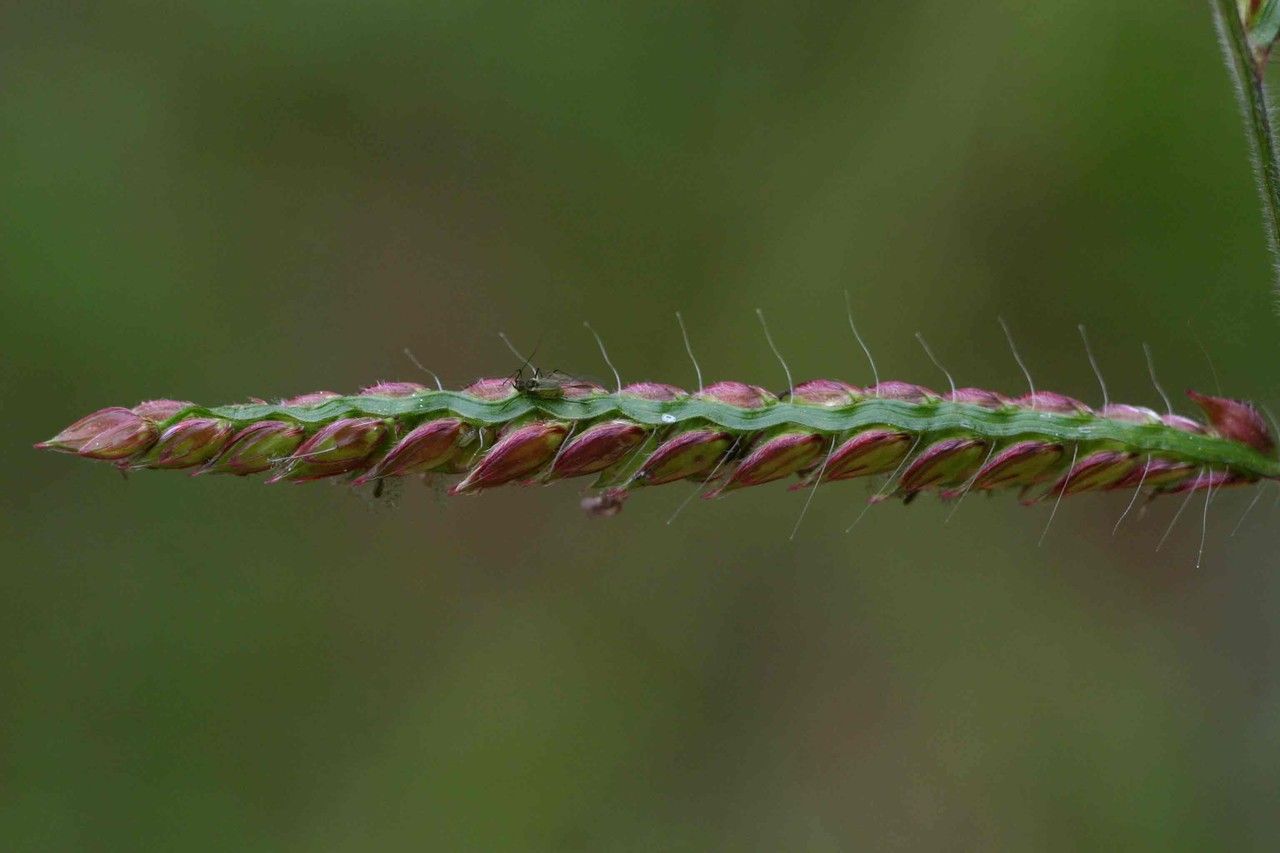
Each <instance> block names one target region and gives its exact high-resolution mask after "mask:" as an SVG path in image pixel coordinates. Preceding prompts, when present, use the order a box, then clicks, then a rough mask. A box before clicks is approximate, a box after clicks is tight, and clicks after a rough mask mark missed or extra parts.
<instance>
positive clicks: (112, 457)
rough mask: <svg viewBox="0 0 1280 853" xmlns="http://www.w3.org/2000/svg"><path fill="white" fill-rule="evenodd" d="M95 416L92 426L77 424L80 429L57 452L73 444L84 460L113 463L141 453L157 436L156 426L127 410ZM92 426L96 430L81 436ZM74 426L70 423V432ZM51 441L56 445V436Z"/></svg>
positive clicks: (153, 442) (116, 410)
mask: <svg viewBox="0 0 1280 853" xmlns="http://www.w3.org/2000/svg"><path fill="white" fill-rule="evenodd" d="M98 415H99V416H100V418H99V419H97V420H96V421H95V423H91V424H84V422H83V421H81V422H78V423H80V424H83V426H82V428H81V430H79V431H78V433H77V434H74V435H73V436H71V437H69V438H67V439H64V440H63V441H62V442H60V444H62V445H64V447H58V448H57V449H71V445H73V444H74V445H78V446H77V447H76V448H75V452H76V453H78V454H79V455H81V456H83V457H84V458H86V459H98V460H102V461H106V462H116V461H119V460H122V459H127V458H128V457H130V456H133V455H134V454H137V453H141V452H143V451H144V450H146V449H147V448H148V447H150V446H151V445H153V444H155V443H156V439H158V438H159V437H160V433H159V432H158V431H157V430H156V426H155V424H153V423H152V422H151V421H149V420H147V419H146V418H143V417H139V416H138V415H136V414H134V413H133V412H132V411H130V410H129V409H103V410H102V411H101V412H98ZM90 417H93V416H92V415H91V416H90ZM95 426H96V427H97V430H96V431H94V432H93V433H92V434H91V435H84V433H85V432H87V431H88V430H90V429H92V428H93V427H95ZM75 427H76V424H73V425H72V429H74V428H75ZM51 441H52V442H58V439H57V438H56V437H55V438H54V439H52V440H51ZM50 446H55V447H56V445H50Z"/></svg>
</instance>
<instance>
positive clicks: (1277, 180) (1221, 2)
mask: <svg viewBox="0 0 1280 853" xmlns="http://www.w3.org/2000/svg"><path fill="white" fill-rule="evenodd" d="M1278 5H1280V4H1276V3H1268V4H1266V6H1265V9H1264V12H1263V14H1262V15H1260V16H1259V18H1260V20H1258V21H1256V22H1255V23H1257V24H1259V25H1260V26H1258V27H1256V28H1255V29H1256V32H1257V34H1258V35H1260V36H1262V38H1261V39H1260V42H1261V43H1260V44H1259V45H1258V46H1257V47H1255V46H1254V45H1251V43H1250V38H1249V32H1247V31H1246V30H1245V22H1244V21H1243V20H1241V18H1240V7H1239V5H1238V3H1237V0H1212V6H1213V13H1214V18H1215V20H1216V22H1217V25H1218V32H1219V33H1220V34H1221V36H1222V38H1221V42H1222V50H1223V54H1224V57H1225V59H1226V61H1227V68H1228V69H1230V71H1231V76H1232V77H1233V78H1234V79H1235V83H1236V93H1237V96H1238V97H1239V99H1240V108H1241V110H1243V111H1244V115H1245V125H1246V131H1247V135H1248V137H1249V143H1250V148H1251V150H1252V153H1253V164H1254V171H1255V172H1256V174H1257V176H1258V192H1259V193H1260V194H1261V195H1262V215H1263V219H1264V220H1265V221H1264V225H1265V226H1266V231H1267V245H1268V246H1269V247H1270V249H1271V257H1272V262H1273V265H1274V266H1275V267H1276V275H1277V292H1278V293H1280V163H1277V161H1276V140H1275V133H1274V132H1273V130H1272V128H1271V116H1270V114H1269V112H1268V109H1267V91H1266V86H1265V84H1264V82H1263V71H1264V69H1265V67H1266V57H1267V53H1268V50H1269V48H1270V41H1269V40H1268V38H1267V35H1268V34H1270V35H1271V36H1272V37H1273V36H1274V29H1275V28H1274V26H1273V25H1274V22H1275V20H1276V19H1277V15H1276V9H1277V6H1278ZM1264 31H1267V32H1266V33H1264Z"/></svg>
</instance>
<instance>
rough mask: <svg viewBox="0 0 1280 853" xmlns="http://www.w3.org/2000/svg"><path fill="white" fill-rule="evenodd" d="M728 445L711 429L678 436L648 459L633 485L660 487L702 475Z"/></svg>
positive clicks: (718, 431)
mask: <svg viewBox="0 0 1280 853" xmlns="http://www.w3.org/2000/svg"><path fill="white" fill-rule="evenodd" d="M732 442H733V437H732V436H730V435H729V433H727V432H725V431H724V430H721V429H716V428H714V427H700V428H697V429H691V430H686V431H685V432H682V433H678V434H677V435H675V436H674V437H672V438H669V439H667V440H666V441H665V442H663V444H662V445H660V446H659V447H658V449H657V450H655V451H654V452H653V453H652V454H650V455H649V458H648V459H646V460H645V462H644V465H642V466H641V467H640V470H639V471H637V472H636V475H635V478H634V481H633V482H634V484H635V485H638V486H660V485H662V484H663V483H671V482H674V481H676V480H683V479H685V478H687V477H697V476H700V475H702V474H705V473H707V471H709V470H711V469H712V468H714V467H715V466H716V463H718V462H719V461H720V458H721V457H722V456H724V454H725V452H726V451H727V450H728V449H729V446H730V445H731V444H732Z"/></svg>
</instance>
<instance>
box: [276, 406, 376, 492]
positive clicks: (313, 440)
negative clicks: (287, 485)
mask: <svg viewBox="0 0 1280 853" xmlns="http://www.w3.org/2000/svg"><path fill="white" fill-rule="evenodd" d="M386 432H387V425H386V423H385V422H383V420H382V419H381V418H342V419H341V420H337V421H334V422H333V423H331V424H326V425H324V426H323V427H321V428H320V430H319V431H318V432H316V434H315V435H313V436H311V437H310V438H308V439H307V440H306V441H304V442H303V443H302V445H301V446H299V447H298V449H297V450H295V451H294V452H293V454H292V455H290V456H289V458H288V459H285V460H284V461H283V463H282V464H281V470H280V472H279V473H278V474H276V475H275V476H274V477H272V478H271V479H269V480H267V482H268V483H278V482H280V481H281V480H293V481H294V482H297V483H305V482H308V481H310V480H318V479H320V478H322V477H333V476H336V475H338V474H346V473H348V472H351V471H355V470H357V469H359V468H361V467H362V466H363V465H364V462H365V460H366V459H368V458H369V456H370V454H372V453H373V451H374V450H375V449H376V448H377V446H378V444H379V443H380V442H381V441H382V439H383V437H384V436H385V435H386Z"/></svg>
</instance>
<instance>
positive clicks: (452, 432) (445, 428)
mask: <svg viewBox="0 0 1280 853" xmlns="http://www.w3.org/2000/svg"><path fill="white" fill-rule="evenodd" d="M466 432H467V425H466V424H464V423H463V422H462V421H461V420H459V419H458V418H441V419H439V420H434V421H426V422H425V423H422V424H419V425H418V426H416V427H414V428H413V429H412V430H410V431H409V432H408V433H407V434H406V435H405V436H404V438H402V439H400V440H399V441H398V442H396V444H395V446H394V447H392V448H391V450H390V451H388V453H387V455H386V456H384V457H382V459H380V460H378V461H377V462H376V463H374V466H373V467H372V468H370V469H369V470H368V471H366V472H365V473H364V474H361V475H360V476H359V477H356V478H355V479H354V480H353V481H352V482H353V483H354V484H355V485H357V486H359V485H363V484H364V483H368V482H370V481H372V480H377V479H379V478H381V477H403V476H405V475H408V474H418V473H421V472H424V471H430V470H431V469H432V468H438V467H439V466H441V465H443V464H445V463H446V462H448V461H449V459H450V458H451V457H452V456H453V454H454V453H455V452H456V451H457V450H458V445H459V442H460V440H461V439H462V437H463V435H464V434H465V433H466Z"/></svg>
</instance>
